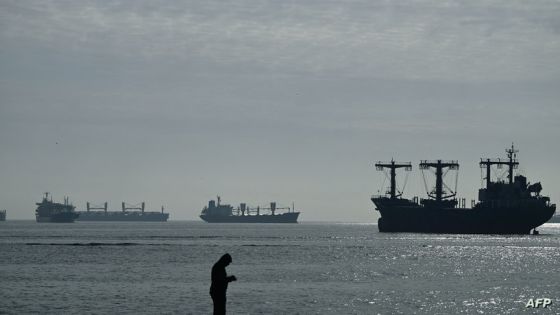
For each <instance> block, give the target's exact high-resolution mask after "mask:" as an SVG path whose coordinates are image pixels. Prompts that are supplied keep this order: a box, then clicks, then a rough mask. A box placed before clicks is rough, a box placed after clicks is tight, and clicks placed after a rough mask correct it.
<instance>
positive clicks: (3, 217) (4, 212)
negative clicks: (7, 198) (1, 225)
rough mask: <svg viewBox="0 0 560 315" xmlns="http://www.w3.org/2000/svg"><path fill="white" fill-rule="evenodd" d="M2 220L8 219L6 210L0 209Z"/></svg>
mask: <svg viewBox="0 0 560 315" xmlns="http://www.w3.org/2000/svg"><path fill="white" fill-rule="evenodd" d="M0 221H6V210H0Z"/></svg>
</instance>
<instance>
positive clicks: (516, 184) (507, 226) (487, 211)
mask: <svg viewBox="0 0 560 315" xmlns="http://www.w3.org/2000/svg"><path fill="white" fill-rule="evenodd" d="M506 152H507V154H508V158H507V159H505V160H504V159H481V161H480V163H479V164H480V167H481V168H482V169H483V171H484V172H483V173H484V174H485V176H486V177H485V178H484V179H485V181H486V185H485V186H486V187H484V188H481V189H479V192H478V199H479V201H478V202H476V203H475V202H474V200H473V201H472V203H471V204H472V205H471V208H467V207H465V199H461V200H457V199H456V192H457V190H456V189H457V187H456V185H455V190H453V189H451V188H450V187H449V185H447V184H445V183H444V180H443V179H444V177H445V174H447V173H448V172H449V171H451V170H458V169H459V164H458V163H457V161H442V160H437V161H421V163H420V164H419V167H420V169H421V170H433V171H434V173H435V177H436V178H435V188H434V189H433V190H428V198H427V199H420V200H418V198H416V197H415V198H414V199H412V200H410V199H404V198H401V196H402V192H400V191H399V192H398V191H397V186H396V179H395V178H396V170H397V169H399V168H403V169H405V170H407V171H410V170H411V169H412V165H411V164H410V163H397V162H395V161H391V162H387V163H382V162H379V163H376V164H375V166H376V168H377V169H378V170H388V171H389V173H390V175H389V176H388V177H390V181H391V184H390V189H389V191H388V193H387V195H384V196H373V197H372V198H371V200H372V201H373V203H374V204H375V206H376V210H378V211H379V213H380V214H381V217H380V218H379V220H378V229H379V231H380V232H420V233H458V234H529V233H530V232H531V230H533V231H534V233H537V231H536V230H535V229H536V228H537V227H538V226H540V225H542V224H543V223H545V222H547V221H548V220H549V219H550V218H551V217H552V216H553V214H554V212H555V209H556V205H554V204H551V203H550V199H549V198H548V197H545V196H541V195H540V192H541V190H542V186H541V184H540V183H535V184H529V183H528V182H527V178H526V177H524V176H522V175H517V176H514V169H516V168H517V167H518V165H519V162H518V161H517V152H518V151H517V150H515V149H514V147H513V145H512V146H511V148H510V149H507V150H506ZM493 166H494V167H496V168H498V169H501V168H502V167H503V166H506V167H507V179H505V180H500V179H498V180H495V181H492V180H491V169H492V167H493ZM424 180H425V178H424ZM425 183H426V180H425ZM455 183H456V182H455ZM426 186H427V185H426ZM426 188H428V187H426Z"/></svg>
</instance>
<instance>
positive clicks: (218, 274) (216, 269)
mask: <svg viewBox="0 0 560 315" xmlns="http://www.w3.org/2000/svg"><path fill="white" fill-rule="evenodd" d="M230 263H231V256H230V254H225V255H223V256H222V257H221V258H220V260H218V261H217V262H216V263H215V264H214V266H213V267H212V285H210V296H211V297H212V301H213V302H214V315H222V314H225V313H226V291H227V287H228V283H230V282H232V281H235V280H237V278H235V276H229V277H228V276H227V273H226V267H227V266H228V265H229V264H230Z"/></svg>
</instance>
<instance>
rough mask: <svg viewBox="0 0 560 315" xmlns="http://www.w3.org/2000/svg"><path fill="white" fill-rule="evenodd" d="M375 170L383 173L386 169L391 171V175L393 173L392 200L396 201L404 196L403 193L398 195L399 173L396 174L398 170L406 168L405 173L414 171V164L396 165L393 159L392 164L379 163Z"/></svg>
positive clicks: (376, 164)
mask: <svg viewBox="0 0 560 315" xmlns="http://www.w3.org/2000/svg"><path fill="white" fill-rule="evenodd" d="M375 168H376V169H377V170H378V171H382V170H383V169H385V168H388V169H389V170H390V173H391V188H390V194H391V199H395V198H397V197H400V196H401V195H402V193H400V194H399V195H397V172H396V171H397V168H404V170H405V171H412V164H410V162H407V163H396V162H395V161H394V160H393V159H391V162H377V163H375Z"/></svg>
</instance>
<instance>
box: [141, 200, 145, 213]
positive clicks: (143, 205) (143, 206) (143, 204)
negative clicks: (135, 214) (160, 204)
mask: <svg viewBox="0 0 560 315" xmlns="http://www.w3.org/2000/svg"><path fill="white" fill-rule="evenodd" d="M145 206H146V204H145V203H144V202H142V213H144V208H145Z"/></svg>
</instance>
